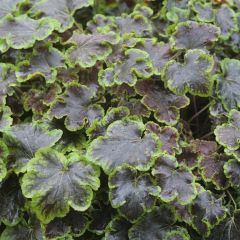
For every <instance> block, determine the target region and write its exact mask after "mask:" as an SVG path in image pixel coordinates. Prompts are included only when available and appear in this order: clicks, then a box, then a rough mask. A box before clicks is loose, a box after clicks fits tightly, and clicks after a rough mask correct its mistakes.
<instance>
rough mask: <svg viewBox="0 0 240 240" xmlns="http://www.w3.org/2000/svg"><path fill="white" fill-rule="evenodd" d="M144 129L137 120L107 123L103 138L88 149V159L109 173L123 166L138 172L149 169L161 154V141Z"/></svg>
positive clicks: (96, 140)
mask: <svg viewBox="0 0 240 240" xmlns="http://www.w3.org/2000/svg"><path fill="white" fill-rule="evenodd" d="M144 130H145V126H144V124H143V123H142V122H141V121H139V120H130V119H124V120H118V121H115V122H114V123H112V124H110V126H109V127H108V129H107V132H106V133H105V135H104V136H100V137H98V138H96V139H95V140H93V141H92V143H91V144H90V146H89V147H88V152H87V156H88V158H89V160H91V161H92V162H94V164H97V165H99V166H101V167H102V168H103V170H104V171H105V172H106V173H110V172H111V170H113V169H114V168H116V167H118V166H121V165H123V164H129V165H131V166H134V167H135V168H136V169H137V170H140V171H145V170H148V169H149V168H150V167H151V166H152V165H153V162H154V159H155V157H156V156H157V155H158V154H159V151H160V145H161V144H160V142H159V140H158V138H157V136H156V135H155V134H153V133H146V134H144Z"/></svg>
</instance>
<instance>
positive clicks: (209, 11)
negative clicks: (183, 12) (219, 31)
mask: <svg viewBox="0 0 240 240" xmlns="http://www.w3.org/2000/svg"><path fill="white" fill-rule="evenodd" d="M193 10H194V11H195V12H196V13H197V20H200V21H203V22H213V21H214V9H213V6H212V3H210V2H206V3H203V2H201V1H199V2H198V1H196V2H195V1H194V2H193Z"/></svg>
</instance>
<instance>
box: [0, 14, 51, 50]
mask: <svg viewBox="0 0 240 240" xmlns="http://www.w3.org/2000/svg"><path fill="white" fill-rule="evenodd" d="M53 29H54V24H53V22H51V21H49V19H47V18H43V19H40V20H34V19H31V18H29V17H28V16H27V15H21V16H18V17H15V18H13V17H8V18H3V19H2V21H0V39H1V40H5V41H6V43H7V45H8V46H9V47H12V48H15V49H22V48H30V47H32V46H33V45H34V43H35V42H36V41H40V40H43V39H45V38H47V37H48V36H49V35H50V34H51V33H52V31H53ZM0 49H1V43H0Z"/></svg>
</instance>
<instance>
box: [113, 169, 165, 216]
mask: <svg viewBox="0 0 240 240" xmlns="http://www.w3.org/2000/svg"><path fill="white" fill-rule="evenodd" d="M109 187H110V201H111V204H112V206H113V207H115V208H119V211H120V213H121V214H122V215H123V216H125V217H126V218H127V219H128V220H130V221H136V220H137V219H138V218H139V217H140V216H141V215H143V214H144V213H145V212H147V211H150V210H151V208H152V207H153V206H154V204H155V200H156V197H158V196H159V193H160V191H161V189H160V188H159V187H158V186H155V185H154V183H153V180H152V179H151V177H150V175H149V174H142V175H141V174H139V173H138V172H137V171H136V170H135V169H134V168H131V167H122V168H119V169H118V170H116V171H115V172H113V173H111V175H110V179H109Z"/></svg>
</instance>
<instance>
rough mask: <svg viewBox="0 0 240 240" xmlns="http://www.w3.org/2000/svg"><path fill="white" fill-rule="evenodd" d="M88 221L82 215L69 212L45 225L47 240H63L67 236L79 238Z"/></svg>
mask: <svg viewBox="0 0 240 240" xmlns="http://www.w3.org/2000/svg"><path fill="white" fill-rule="evenodd" d="M88 225H89V220H88V218H87V217H86V216H84V215H83V214H82V213H79V212H76V211H70V213H68V214H67V216H65V217H64V218H56V219H54V220H53V221H51V222H50V223H48V224H47V225H46V227H45V228H46V231H45V236H46V237H47V239H65V237H67V236H74V237H79V236H81V235H83V234H84V232H85V231H86V229H87V227H88Z"/></svg>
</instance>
